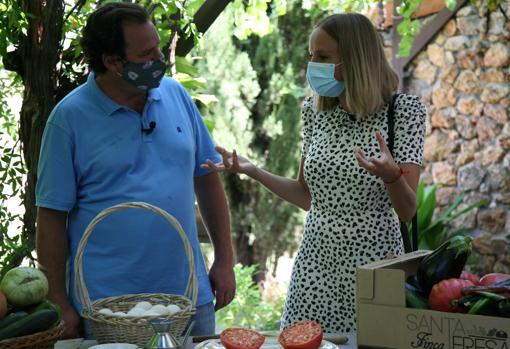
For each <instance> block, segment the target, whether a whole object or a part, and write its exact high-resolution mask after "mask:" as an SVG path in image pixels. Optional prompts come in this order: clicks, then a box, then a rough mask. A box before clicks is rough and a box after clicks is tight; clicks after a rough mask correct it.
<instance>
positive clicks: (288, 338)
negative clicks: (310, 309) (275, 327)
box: [278, 320, 322, 349]
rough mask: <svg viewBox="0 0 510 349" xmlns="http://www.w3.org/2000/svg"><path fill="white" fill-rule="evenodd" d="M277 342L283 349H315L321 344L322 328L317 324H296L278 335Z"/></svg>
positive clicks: (303, 322) (311, 322) (307, 321)
mask: <svg viewBox="0 0 510 349" xmlns="http://www.w3.org/2000/svg"><path fill="white" fill-rule="evenodd" d="M278 342H280V344H281V345H282V347H284V348H285V349H317V348H319V347H320V346H321V343H322V327H321V325H319V324H318V323H317V322H315V321H312V320H305V321H301V322H297V323H295V324H293V325H291V326H289V327H287V328H286V329H284V330H283V331H282V333H280V336H279V337H278Z"/></svg>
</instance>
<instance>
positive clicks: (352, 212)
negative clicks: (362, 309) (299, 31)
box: [282, 94, 427, 332]
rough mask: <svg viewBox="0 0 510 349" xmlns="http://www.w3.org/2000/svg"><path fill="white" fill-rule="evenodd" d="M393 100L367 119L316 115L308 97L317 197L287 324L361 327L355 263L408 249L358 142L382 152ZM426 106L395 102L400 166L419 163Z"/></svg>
mask: <svg viewBox="0 0 510 349" xmlns="http://www.w3.org/2000/svg"><path fill="white" fill-rule="evenodd" d="M387 110H388V106H385V107H384V108H383V109H382V110H381V111H380V112H377V113H374V114H371V115H369V116H367V117H366V118H356V117H355V116H354V115H351V114H348V113H347V112H346V111H345V110H343V109H342V108H341V107H337V108H336V109H334V110H331V111H327V112H320V113H317V112H315V111H314V110H313V102H312V100H311V99H307V100H306V101H305V103H304V106H303V109H302V111H301V117H302V120H303V157H304V159H305V161H304V178H305V181H306V183H307V185H308V188H309V189H310V193H311V196H312V206H311V209H310V211H309V212H308V215H307V217H306V223H305V230H304V234H303V239H302V241H301V245H300V247H299V251H298V254H297V257H296V260H295V262H294V267H293V270H292V276H291V282H290V287H289V293H288V295H287V300H286V302H285V309H284V312H283V317H282V328H283V327H286V326H288V325H290V324H293V323H295V322H298V321H302V320H305V319H312V320H315V321H318V322H319V323H320V324H321V325H322V328H323V330H324V331H326V332H351V331H355V330H356V314H355V307H356V305H355V303H356V302H355V300H356V299H355V278H356V267H357V266H359V265H363V264H366V263H369V262H373V261H376V260H380V259H382V258H384V257H385V256H386V255H387V254H389V253H391V254H394V255H398V254H401V253H402V252H403V246H402V239H401V235H400V229H399V223H398V220H397V218H396V217H395V215H394V213H393V211H392V205H391V201H390V198H389V195H388V192H387V190H386V188H385V186H384V183H383V182H382V180H381V179H379V178H378V177H375V176H372V175H371V174H369V173H368V172H367V171H366V170H365V169H363V168H361V167H360V166H359V165H358V163H357V161H356V159H355V158H354V148H355V147H359V148H361V149H362V150H363V151H364V152H365V155H366V156H369V157H373V156H378V154H379V153H380V150H379V144H378V143H377V140H376V138H375V132H376V131H378V130H379V131H380V132H381V134H382V135H383V137H384V139H385V140H386V142H387V140H388V120H387ZM426 113H427V112H426V108H425V106H424V105H423V104H422V102H421V101H420V99H419V98H418V97H416V96H412V95H405V94H401V95H400V96H399V97H398V98H397V100H396V102H395V140H394V154H395V161H396V163H398V164H404V163H412V164H417V165H421V164H422V154H423V142H424V134H425V117H426Z"/></svg>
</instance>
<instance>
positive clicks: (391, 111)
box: [388, 93, 418, 253]
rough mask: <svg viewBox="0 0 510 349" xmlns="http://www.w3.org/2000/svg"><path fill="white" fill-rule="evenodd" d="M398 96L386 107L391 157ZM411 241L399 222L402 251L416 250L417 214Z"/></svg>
mask: <svg viewBox="0 0 510 349" xmlns="http://www.w3.org/2000/svg"><path fill="white" fill-rule="evenodd" d="M398 96H399V94H398V93H395V94H394V95H393V96H391V100H390V105H389V106H388V149H389V150H390V153H391V154H392V155H393V148H394V144H395V101H396V100H397V97H398ZM411 226H412V235H413V236H412V239H410V238H409V231H408V230H407V225H406V224H405V223H404V222H400V232H401V233H402V239H403V240H404V250H405V252H406V253H409V252H412V251H416V250H418V212H416V214H415V215H414V217H413V222H412V225H411Z"/></svg>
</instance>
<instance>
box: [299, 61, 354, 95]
mask: <svg viewBox="0 0 510 349" xmlns="http://www.w3.org/2000/svg"><path fill="white" fill-rule="evenodd" d="M306 79H307V80H308V83H309V84H310V87H311V88H312V90H313V91H314V92H315V93H317V94H318V95H319V96H324V97H338V96H339V95H340V94H341V93H342V91H343V90H344V88H345V86H344V82H343V81H338V80H337V79H335V65H334V64H332V63H316V62H308V69H306Z"/></svg>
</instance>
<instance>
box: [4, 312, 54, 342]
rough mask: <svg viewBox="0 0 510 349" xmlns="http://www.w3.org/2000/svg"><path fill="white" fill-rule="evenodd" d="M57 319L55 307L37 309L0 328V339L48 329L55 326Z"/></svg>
mask: <svg viewBox="0 0 510 349" xmlns="http://www.w3.org/2000/svg"><path fill="white" fill-rule="evenodd" d="M57 320H58V313H57V312H56V311H55V310H53V309H41V310H38V311H35V312H33V313H32V314H30V315H28V316H25V317H24V318H22V319H21V320H18V321H16V322H14V323H12V324H10V325H9V326H7V327H4V328H2V329H0V340H4V339H7V338H13V337H21V336H26V335H29V334H33V333H37V332H41V331H46V330H47V329H49V328H51V327H53V326H54V325H55V324H56V322H57Z"/></svg>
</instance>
